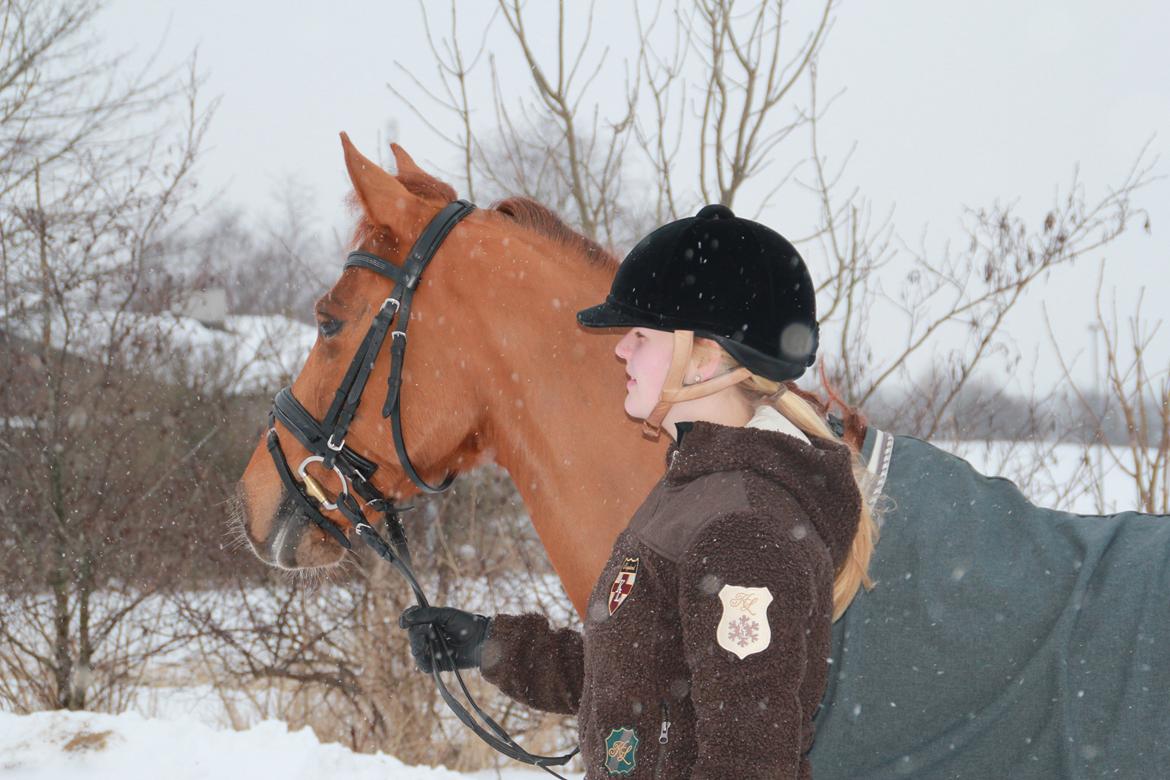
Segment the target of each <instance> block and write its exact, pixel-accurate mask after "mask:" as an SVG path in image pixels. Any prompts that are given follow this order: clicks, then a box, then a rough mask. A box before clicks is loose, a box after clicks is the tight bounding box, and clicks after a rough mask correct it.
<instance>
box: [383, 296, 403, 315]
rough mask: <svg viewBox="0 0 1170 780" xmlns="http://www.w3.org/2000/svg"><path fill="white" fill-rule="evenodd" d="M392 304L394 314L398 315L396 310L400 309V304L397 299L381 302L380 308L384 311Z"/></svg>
mask: <svg viewBox="0 0 1170 780" xmlns="http://www.w3.org/2000/svg"><path fill="white" fill-rule="evenodd" d="M391 303H392V304H394V313H395V314H398V310H399V309H400V308H402V302H401V301H400V300H398V299H397V298H387V299H386V300H384V301H382V308H383V309H385V308H386V306H387V305H388V304H391Z"/></svg>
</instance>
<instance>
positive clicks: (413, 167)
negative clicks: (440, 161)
mask: <svg viewBox="0 0 1170 780" xmlns="http://www.w3.org/2000/svg"><path fill="white" fill-rule="evenodd" d="M390 151H391V152H393V153H394V162H395V163H396V164H397V165H398V175H399V176H401V175H403V174H407V175H415V176H427V177H429V176H430V174H428V173H427V172H426V171H424V170H423V169H422V168H420V167H418V163H416V162H415V161H414V158H413V157H411V156H410V155H409V154H407V153H406V150H405V149H403V148H402V147H401V146H399V145H398V144H396V143H391V144H390Z"/></svg>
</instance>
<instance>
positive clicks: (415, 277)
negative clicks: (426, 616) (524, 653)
mask: <svg viewBox="0 0 1170 780" xmlns="http://www.w3.org/2000/svg"><path fill="white" fill-rule="evenodd" d="M474 210H475V206H473V205H472V204H471V203H468V202H467V201H465V200H457V201H454V202H452V203H449V204H448V205H447V206H445V207H444V208H443V210H442V211H440V212H439V213H438V214H437V215H435V217H434V219H432V220H431V221H430V222H429V223H428V224H427V226H426V228H424V229H423V232H422V235H420V236H419V238H418V240H417V241H416V242H415V244H414V246H413V247H411V250H410V254H409V255H407V258H406V261H405V262H404V263H403V264H402V267H398V266H395V265H392V264H391V263H389V262H387V261H386V260H383V259H382V258H380V257H378V256H376V255H371V254H369V253H367V252H351V253H350V255H349V257H347V258H346V260H345V267H346V268H365V269H367V270H370V271H374V272H375V273H377V274H380V275H382V276H385V277H386V278H388V279H391V280H392V281H393V282H394V290H393V291H392V292H391V293H390V297H388V298H386V300H385V301H383V302H382V305H381V307H380V308H379V309H378V313H377V314H376V315H374V321H373V322H371V323H370V328H369V330H367V331H366V335H365V337H364V338H363V339H362V342H361V344H360V345H358V348H357V352H356V353H355V354H354V356H353V360H352V361H351V362H350V364H349V368H348V369H347V370H346V372H345V376H344V377H342V379H341V384H340V386H339V387H338V388H337V392H336V393H334V395H333V401H332V402H331V403H330V405H329V409H328V411H326V412H325V417H324V419H323V420H321V421H320V422H318V421H317V419H316V418H314V417H313V415H312V414H310V413H309V412H308V410H307V409H305V407H304V406H302V405H301V403H300V402H299V401H298V400H297V399H296V397H295V396H293V393H292V388H291V387H286V388H284V389H282V390H281V391H280V392H279V393H277V394H276V398H275V400H274V401H273V404H272V411H271V412H269V414H268V452H269V454H271V455H272V462H273V463H274V464H275V465H276V471H277V473H278V474H279V475H280V480H281V482H283V483H284V487H285V489H286V491H287V492H288V494H289V495H290V496H292V498H293V500H294V501H295V502H296V503H297V505H298V506H299V508H300V510H301V511H302V512H303V513H304V514H305V515H306V516H307V517H308V518H309V519H310V520H311V521H312V522H313V523H315V524H316V525H317V526H318V527H319V528H320V529H321V530H322V531H324V532H325V533H327V534H328V535H329V536H331V537H333V538H334V539H335V540H336V541H337V542H338V543H339V544H340V545H341V546H342V547H344V548H346V549H351V548H352V545H351V544H350V542H349V539H347V538H346V536H345V534H344V533H343V532H342V531H341V529H340V528H338V527H337V526H336V525H334V524H333V523H332V522H330V521H329V519H328V518H326V517H325V515H323V514H322V513H321V510H322V509H324V510H333V509H336V510H337V511H339V512H341V514H342V515H343V516H344V517H345V518H346V519H347V520H348V521H349V522H350V523H351V524H352V525H353V529H354V532H355V533H356V534H357V535H358V538H360V539H361V540H362V541H363V542H365V543H366V544H367V545H368V546H369V547H370V548H371V549H373V550H374V552H375V553H377V555H378V556H379V557H381V558H383V559H384V560H386V561H388V562H389V563H390V564H391V565H392V566H394V568H395V569H397V570H398V571H399V572H400V573H401V574H402V576H403V578H405V579H406V582H407V584H409V585H410V588H411V590H412V591H414V597H415V601H416V602H417V603H418V605H419V606H423V607H425V606H428V602H427V598H426V596H425V595H424V594H423V591H422V588H421V587H420V586H419V584H418V580H417V579H416V578H415V576H414V571H413V570H412V569H411V561H410V549H409V547H408V545H407V541H406V532H405V531H404V530H403V527H402V520H401V518H400V517H399V515H400V513H401V512H403V511H405V509H407V508H408V507H396V506H394V502H393V501H392V500H390V499H389V498H387V497H386V496H384V495H382V493H381V492H380V491H379V490H378V489H377V488H375V487H374V485H373V484H372V483H371V481H370V480H371V479H372V478H373V476H374V472H375V471H376V470H377V468H378V467H377V465H376V464H375V463H373V462H372V461H370V460H368V459H367V458H364V457H362V456H361V455H359V454H358V453H356V452H354V451H353V449H352V448H350V447H349V446H348V445H347V444H346V443H345V436H346V433H347V432H348V431H349V425H350V423H351V422H352V421H353V418H354V415H355V414H356V413H357V409H358V405H359V404H360V403H361V399H362V393H363V392H364V391H365V389H366V382H367V381H369V378H370V372H371V371H373V368H374V363H375V362H376V360H377V357H378V354H379V353H380V352H381V350H382V345H383V344H384V343H385V341H386V336H387V334H389V335H390V340H391V343H390V374H389V377H388V380H387V381H388V387H387V388H386V400H385V401H384V402H383V403H382V416H383V417H389V418H390V424H391V430H392V431H393V438H394V449H395V451H397V453H398V462H399V463H400V464H402V470H403V471H404V472H405V473H406V475H407V476H408V477H410V480H411V481H412V482H414V484H415V485H417V486H418V487H419V489H420V490H422V491H423V492H425V493H441V492H443V491H444V490H446V489H447V488H448V487H450V485H451V481H452V480H453V479H454V478H455V475H454V474H448V475H447V476H446V477H445V478H444V479H443V481H442V482H441V483H439V485H437V486H435V485H431V484H428V483H427V482H426V481H425V480H424V479H423V478H422V477H421V476H419V473H418V471H416V470H415V468H414V465H413V464H412V463H411V462H410V457H409V456H408V455H407V454H406V443H405V442H404V440H403V438H402V416H401V414H399V403H400V401H401V397H400V391H401V387H402V362H403V357H404V356H405V354H406V328H407V326H408V325H409V324H410V305H411V300H412V298H413V296H414V291H415V289H416V288H417V287H418V283H419V280H420V278H421V277H422V273H423V271H424V270H425V269H426V267H427V264H428V263H430V261H431V259H432V258H433V257H434V256H435V253H436V252H437V251H438V249H439V246H440V245H441V244H442V243H443V239H445V238H446V237H447V234H448V233H450V232H451V230H452V229H454V227H455V225H457V224H458V223H459V221H460V220H462V219H463V218H464V217H466V216H467V215H468V214H470V213H471V212H472V211H474ZM395 322H397V323H398V327H397V329H395V330H393V331H391V330H390V327H391V326H392V325H393V324H394V323H395ZM277 420H279V421H280V423H281V424H282V425H284V427H285V428H287V429H288V430H289V431H290V432H291V433H292V434H293V436H295V437H296V438H297V440H298V441H299V442H300V443H301V444H302V445H304V447H305V449H307V450H308V451H309V452H310V453H311V454H310V455H309V456H308V457H307V458H305V459H304V460H303V461H301V464H300V465H299V466H298V467H297V470H296V475H295V476H294V474H293V470H292V468H291V467H290V466H289V464H288V460H287V459H286V458H285V455H284V450H282V449H281V446H280V440H279V438H278V437H277V434H276V421H277ZM310 463H320V464H321V465H322V467H323V468H325V469H326V470H331V471H333V473H334V474H335V475H336V476H337V478H338V480H339V482H340V489H339V492H338V493H337V496H336V498H335V499H334V500H333V501H330V500H329V498H328V496H327V495H326V493H325V491H324V489H323V488H322V487H321V485H320V483H318V482H317V480H316V479H314V478H313V477H312V476H311V475H310V474H309V473H308V472H307V470H306V469H307V467H308V465H309V464H310ZM298 477H299V480H298ZM355 494H356V495H357V497H359V498H360V499H361V500H362V503H361V504H359V503H358V498H355ZM363 507H364V508H365V509H369V510H371V511H374V512H378V513H380V514H381V515H382V517H383V518H384V519H385V522H386V534H387V537H388V539H383V538H382V536H381V535H380V534H379V533H378V532H377V531H376V530H375V529H374V527H373V526H372V525H371V524H370V523H369V522H368V521H367V520H366V517H365V514H364V513H363V512H362V509H363ZM430 651H431V669H432V672H431V674H432V676H433V677H434V680H435V685H436V686H437V687H438V689H439V694H440V695H441V696H442V697H443V701H445V702H446V703H447V706H448V707H450V708H451V711H452V712H453V713H455V716H456V717H457V718H459V720H460V721H461V722H462V723H463V724H464V725H466V726H467V727H468V728H470V729H471V730H472V731H474V732H475V733H476V735H478V736H479V738H480V739H482V740H483V741H484V742H486V743H487V744H489V745H491V746H492V747H493V748H495V749H496V750H498V751H499V752H501V753H503V754H504V755H506V756H508V757H509V758H512V759H515V760H517V761H522V762H524V763H527V764H532V765H534V766H538V767H541V768H542V769H544V770H545V771H546V772H548V773H549V774H552V775H554V776H556V777H560V775H558V774H557V773H556V772H554V771H553V770H551V769H549V767H550V766H560V765H562V764H566V763H568V761H569V760H570V759H571V758H572V757H573V756H574V755H576V754H577V749H576V748H574V749H573V751H572V752H570V753H566V754H564V755H560V756H538V755H535V754H533V753H529V752H528V751H527V750H525V749H524V748H522V747H520V746H519V745H518V744H516V742H515V740H513V739H512V738H511V737H510V736H508V733H507V732H506V731H504V729H503V728H502V727H501V726H500V725H499V724H498V723H496V722H495V721H494V720H492V719H491V718H490V717H488V715H487V714H486V713H484V712H483V710H481V709H480V708H479V706H478V705H477V704H476V703H475V700H474V699H473V698H472V696H471V692H470V691H468V689H467V685H466V684H465V683H464V682H463V677H462V676H461V675H460V674H459V670H458V669H456V670H455V679H456V680H457V681H458V682H459V688H460V689H461V690H462V692H463V696H464V698H465V699H466V700H467V702H468V704H470V705H471V709H472V710H473V711H474V712H475V714H476V715H478V716H479V717H480V718H481V719H482V720H483V722H484V723H486V724H487V726H488V727H489V728H490V729H491V731H490V732H489V731H488V730H487V729H485V728H484V727H483V726H482V725H480V723H478V722H477V721H476V720H475V718H474V717H473V716H472V714H471V713H470V712H468V711H467V709H466V708H465V707H464V706H463V704H462V703H461V702H459V701H458V700H456V699H455V697H454V696H453V695H452V694H451V692H450V691H449V690H447V686H446V685H445V684H444V683H443V679H442V676H441V675H440V673H439V665H438V663H436V662H435V656H436V654H440V653H445V654H447V657H450V651H449V648H448V647H447V643H446V641H445V640H444V639H443V637H442V636H441V635H439V634H438V633H437V632H432V635H431V645H430Z"/></svg>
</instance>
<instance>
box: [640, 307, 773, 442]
mask: <svg viewBox="0 0 1170 780" xmlns="http://www.w3.org/2000/svg"><path fill="white" fill-rule="evenodd" d="M694 346H695V332H694V331H693V330H676V331H674V352H673V353H672V355H671V358H670V368H669V369H668V370H667V372H666V380H665V381H663V383H662V392H661V393H660V394H659V396H658V403H657V404H656V405H655V406H654V410H653V411H652V412H650V416H649V417H647V418H646V419H645V420H644V421H643V422H642V435H643V436H645V437H646V438H647V439H652V440H657V439H658V434H659V432H660V431H661V428H662V420H663V419H664V418H665V417H666V413H667V412H669V411H670V407H671V406H673V405H674V404H676V403H679V402H681V401H692V400H694V399H696V398H704V397H706V396H709V395H714V394H715V393H718V392H719V391H720V390H725V389H727V388H728V387H731V386H732V385H735V384H738V383H740V382H742V381H743V380H745V379H747V378H748V377H749V376H751V375H752V372H751V371H749V370H748V369H747V368H745V367H743V366H740V367H739V368H736V369H733V370H731V371H728V372H727V373H724V374H720V375H719V376H716V377H712V378H711V379H708V380H706V381H703V382H696V383H695V384H692V385H685V386H684V385H683V374H684V373H685V372H686V368H687V364H688V363H689V362H690V360H691V353H692V351H693V350H694Z"/></svg>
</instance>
